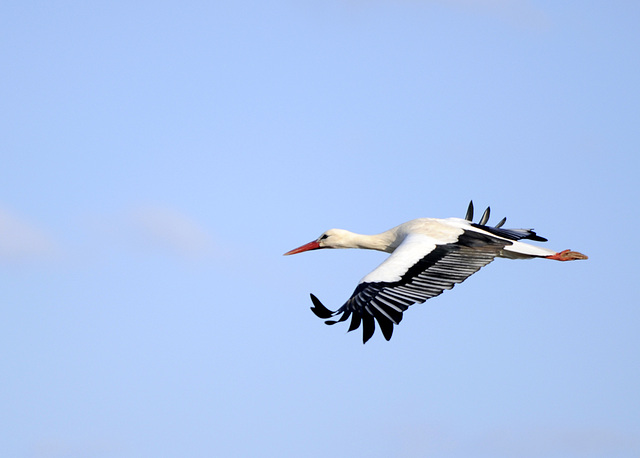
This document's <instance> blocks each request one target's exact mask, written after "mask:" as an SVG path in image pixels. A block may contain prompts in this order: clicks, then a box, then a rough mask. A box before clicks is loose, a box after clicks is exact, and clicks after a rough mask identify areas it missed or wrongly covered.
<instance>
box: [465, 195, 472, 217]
mask: <svg viewBox="0 0 640 458" xmlns="http://www.w3.org/2000/svg"><path fill="white" fill-rule="evenodd" d="M464 219H466V220H467V221H473V200H471V201H469V206H468V207H467V214H466V215H465V217H464Z"/></svg>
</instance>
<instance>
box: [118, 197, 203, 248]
mask: <svg viewBox="0 0 640 458" xmlns="http://www.w3.org/2000/svg"><path fill="white" fill-rule="evenodd" d="M128 223H129V224H130V225H131V227H132V229H133V231H134V234H133V235H134V237H136V241H137V242H139V243H140V244H141V245H142V247H147V248H152V249H158V250H165V251H169V252H171V253H173V254H176V255H178V256H181V257H185V258H203V257H208V256H210V255H211V254H212V252H213V249H214V243H213V238H212V237H211V235H210V234H209V232H208V231H207V230H206V229H205V228H204V227H203V226H202V225H201V224H200V223H198V222H197V221H196V220H195V219H193V218H192V217H190V216H188V215H186V214H185V213H183V212H181V211H178V210H177V209H174V208H169V207H164V206H144V207H138V208H135V209H134V210H132V211H131V212H129V214H128Z"/></svg>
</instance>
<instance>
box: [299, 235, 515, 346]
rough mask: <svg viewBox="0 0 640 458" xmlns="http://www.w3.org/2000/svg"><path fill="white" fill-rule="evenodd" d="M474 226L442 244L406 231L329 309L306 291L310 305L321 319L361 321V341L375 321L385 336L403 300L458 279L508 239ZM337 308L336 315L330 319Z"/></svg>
mask: <svg viewBox="0 0 640 458" xmlns="http://www.w3.org/2000/svg"><path fill="white" fill-rule="evenodd" d="M474 229H475V228H471V227H470V228H469V229H460V234H459V235H458V237H457V240H455V241H454V242H451V243H446V244H437V243H436V242H435V240H434V239H432V238H431V237H428V236H425V235H422V234H409V235H408V236H407V237H406V238H405V240H404V241H403V242H402V244H401V245H400V246H398V248H397V249H396V250H395V251H394V252H393V253H392V254H391V256H389V257H388V258H387V259H386V260H385V261H384V262H383V263H382V264H380V266H378V267H377V268H376V269H375V270H374V271H373V272H371V273H370V274H369V275H367V276H366V277H364V278H363V279H362V280H361V282H360V284H358V287H357V288H356V289H355V291H354V292H353V294H352V295H351V297H350V298H349V300H348V301H347V302H346V303H345V304H344V305H343V306H342V307H340V308H339V309H338V310H336V311H331V310H329V309H327V308H326V307H325V306H324V305H322V303H321V302H320V301H319V300H318V298H316V297H315V296H314V295H313V294H312V295H311V300H312V302H313V304H314V306H313V307H312V308H311V310H312V311H313V312H314V313H315V314H316V315H317V316H318V317H320V318H322V319H325V320H327V321H326V324H335V323H339V322H341V321H346V320H347V319H348V318H349V317H351V324H350V326H349V331H353V330H355V329H358V327H360V324H362V328H363V336H362V340H363V343H366V342H367V341H368V340H369V339H370V338H371V336H372V335H373V333H374V331H375V322H376V321H377V322H378V325H379V326H380V330H381V331H382V334H383V335H384V337H385V339H387V340H389V339H391V335H392V334H393V325H394V324H396V325H397V324H399V323H400V321H402V314H403V312H404V311H405V310H407V308H409V306H411V305H413V304H415V303H422V302H424V301H426V300H427V299H430V298H432V297H435V296H438V295H439V294H441V293H442V292H443V291H444V290H446V289H451V288H453V286H454V285H456V284H457V283H461V282H463V281H464V280H465V279H467V278H468V277H469V276H471V275H473V274H474V273H476V272H477V271H478V270H480V269H481V268H482V267H484V266H486V265H487V264H489V263H490V262H491V261H493V259H494V258H495V257H496V256H497V255H498V254H499V253H500V251H501V250H502V249H503V248H504V247H505V246H507V245H511V243H512V242H511V241H509V240H506V239H504V238H498V237H495V236H494V235H493V234H491V233H486V232H484V233H483V232H478V231H476V230H474ZM482 229H484V227H482ZM340 314H341V316H340V318H339V319H337V320H333V319H331V318H333V317H335V316H337V315H340Z"/></svg>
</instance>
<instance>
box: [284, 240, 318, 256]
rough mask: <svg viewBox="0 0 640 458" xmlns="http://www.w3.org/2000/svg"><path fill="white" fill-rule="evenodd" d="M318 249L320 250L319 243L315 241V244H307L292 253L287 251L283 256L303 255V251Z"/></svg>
mask: <svg viewBox="0 0 640 458" xmlns="http://www.w3.org/2000/svg"><path fill="white" fill-rule="evenodd" d="M318 248H320V244H319V243H318V241H317V240H314V241H313V242H309V243H307V244H304V245H302V246H300V247H298V248H294V249H293V250H291V251H287V252H286V253H285V254H284V255H283V256H289V255H290V254H296V253H302V252H303V251H309V250H317V249H318Z"/></svg>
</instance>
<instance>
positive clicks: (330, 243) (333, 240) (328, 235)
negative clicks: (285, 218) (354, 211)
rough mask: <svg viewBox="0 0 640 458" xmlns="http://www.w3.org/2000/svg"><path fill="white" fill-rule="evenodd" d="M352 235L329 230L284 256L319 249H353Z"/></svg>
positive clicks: (347, 232) (346, 232) (342, 230)
mask: <svg viewBox="0 0 640 458" xmlns="http://www.w3.org/2000/svg"><path fill="white" fill-rule="evenodd" d="M352 236H353V233H352V232H349V231H345V230H344V229H329V230H328V231H326V232H324V233H323V234H322V235H321V236H320V237H318V238H317V239H316V240H314V241H312V242H309V243H306V244H304V245H302V246H300V247H298V248H294V249H293V250H291V251H287V252H286V253H285V254H284V255H285V256H288V255H290V254H296V253H302V252H303V251H310V250H319V249H321V248H353V247H354V245H353V243H352V240H351V239H352V238H353V237H352Z"/></svg>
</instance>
